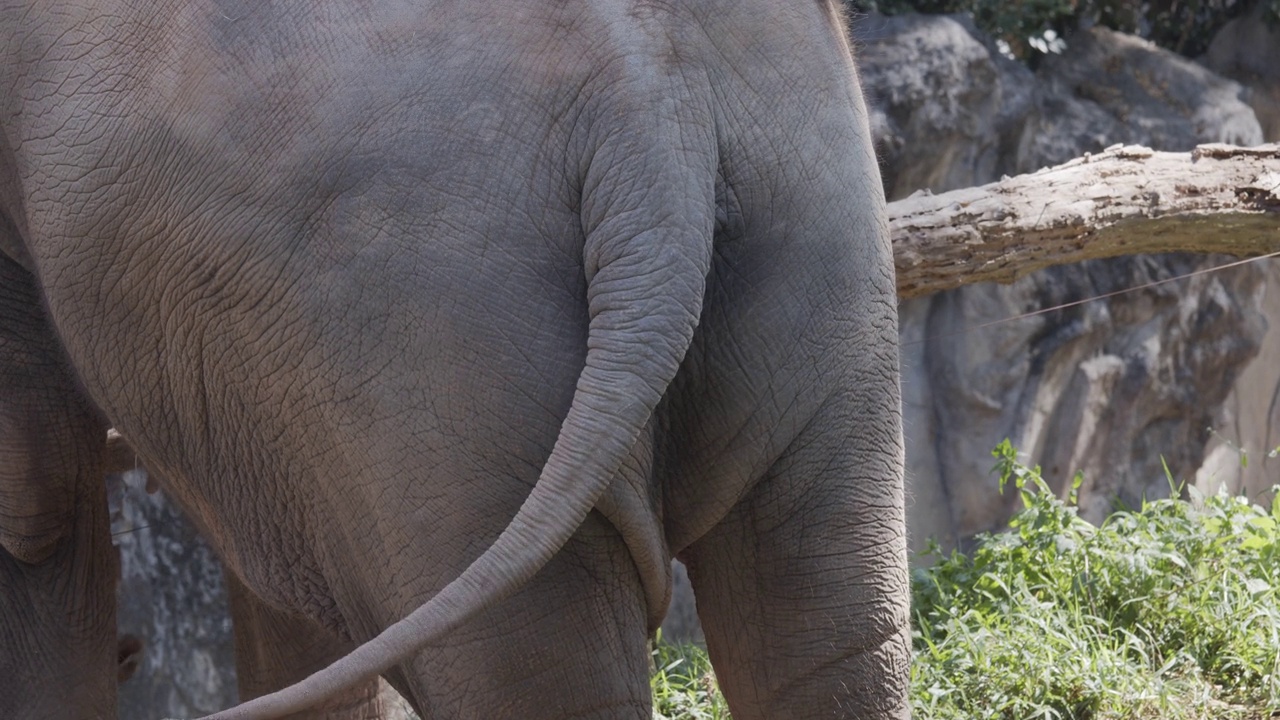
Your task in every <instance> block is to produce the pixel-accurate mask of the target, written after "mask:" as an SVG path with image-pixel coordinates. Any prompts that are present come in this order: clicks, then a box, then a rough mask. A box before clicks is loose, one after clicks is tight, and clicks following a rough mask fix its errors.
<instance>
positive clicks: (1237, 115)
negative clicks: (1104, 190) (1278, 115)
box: [935, 28, 1262, 189]
mask: <svg viewBox="0 0 1280 720" xmlns="http://www.w3.org/2000/svg"><path fill="white" fill-rule="evenodd" d="M1036 79H1037V81H1038V82H1037V86H1036V93H1035V95H1036V101H1035V102H1034V103H1033V107H1034V109H1033V111H1032V112H1031V114H1030V116H1029V117H1028V119H1027V122H1026V123H1025V125H1024V126H1023V128H1022V133H1021V134H1022V137H1021V140H1020V141H1019V143H1018V153H1017V158H1016V161H1015V162H1014V167H1015V169H1016V171H1017V172H1020V173H1021V172H1031V171H1033V170H1038V169H1040V168H1042V167H1045V166H1046V165H1057V164H1059V163H1063V162H1066V161H1067V160H1070V159H1071V158H1074V157H1079V156H1080V155H1082V154H1084V153H1086V152H1097V151H1099V150H1101V149H1103V148H1105V147H1107V146H1108V145H1113V144H1115V143H1125V144H1126V145H1128V144H1137V145H1145V146H1147V147H1150V148H1152V149H1155V150H1177V151H1185V150H1190V149H1191V148H1193V147H1195V146H1196V145H1198V144H1200V143H1208V142H1222V143H1228V144H1231V145H1257V144H1259V143H1261V142H1262V128H1261V126H1260V125H1259V124H1258V119H1257V116H1256V115H1254V113H1253V112H1252V109H1251V108H1250V107H1249V106H1248V105H1247V104H1246V103H1245V102H1244V101H1243V100H1242V99H1241V98H1242V96H1243V95H1244V94H1245V91H1244V88H1242V87H1241V86H1240V85H1239V84H1237V83H1236V82H1234V81H1232V80H1228V79H1226V78H1223V77H1221V76H1219V75H1216V74H1214V73H1212V72H1210V71H1209V70H1206V69H1205V68H1204V67H1202V66H1200V65H1197V64H1196V63H1194V62H1192V61H1190V60H1187V59H1186V58H1183V57H1181V56H1178V55H1175V54H1174V53H1171V52H1168V51H1166V50H1161V49H1160V48H1158V47H1156V46H1154V45H1152V44H1151V43H1149V42H1147V41H1146V40H1142V39H1140V38H1136V37H1133V36H1130V35H1123V34H1120V33H1117V32H1113V31H1111V30H1107V29H1106V28H1093V29H1090V30H1087V31H1083V32H1079V33H1076V34H1075V35H1072V36H1071V37H1070V38H1069V40H1068V47H1067V50H1066V51H1065V52H1063V53H1062V54H1061V55H1050V56H1048V57H1047V58H1046V59H1045V60H1044V62H1043V64H1042V65H1041V68H1040V70H1039V72H1038V73H1037V78H1036ZM935 189H937V188H935ZM948 189H949V188H948Z"/></svg>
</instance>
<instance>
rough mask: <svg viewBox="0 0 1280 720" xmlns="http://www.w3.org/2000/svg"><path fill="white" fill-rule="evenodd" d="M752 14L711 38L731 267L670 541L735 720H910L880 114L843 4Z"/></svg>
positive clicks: (721, 291) (695, 394) (688, 434)
mask: <svg viewBox="0 0 1280 720" xmlns="http://www.w3.org/2000/svg"><path fill="white" fill-rule="evenodd" d="M751 5H753V4H752V3H741V4H738V5H737V6H736V7H737V8H738V12H734V13H729V12H727V11H726V12H725V13H724V14H723V15H720V16H715V17H713V18H711V19H709V20H708V25H709V27H710V28H712V29H709V30H708V36H710V37H712V38H719V39H720V41H719V42H716V43H714V47H715V49H716V52H717V54H718V56H719V58H721V59H722V62H719V63H709V64H708V67H709V72H710V73H711V74H712V80H711V85H712V87H713V88H714V94H715V96H716V97H717V99H718V100H719V102H717V104H716V117H717V120H716V123H717V136H718V139H719V152H720V160H719V167H720V180H719V183H718V187H717V198H718V209H717V219H718V222H717V229H716V255H715V263H714V265H713V267H712V272H711V276H710V278H709V280H708V291H707V302H706V304H705V306H704V310H703V316H702V320H701V323H700V325H699V328H698V335H697V337H696V338H695V341H694V347H693V349H692V350H691V352H690V354H689V357H688V359H687V360H686V362H685V364H684V366H683V367H682V369H681V374H680V375H679V376H678V377H677V379H676V381H675V384H674V385H673V387H672V390H671V393H670V395H669V398H668V405H667V406H666V407H665V410H666V412H667V413H668V414H667V416H665V418H664V424H665V425H666V426H667V427H670V428H672V429H673V433H672V435H671V436H670V437H668V438H666V441H665V443H664V444H663V445H661V446H660V451H659V461H658V462H659V468H660V470H661V475H660V479H661V482H662V483H663V488H664V501H665V508H666V515H665V520H666V523H667V525H666V530H667V537H668V540H669V542H670V545H671V547H672V549H673V550H674V551H677V552H679V553H680V556H681V557H682V559H684V560H685V561H686V563H687V564H688V565H689V569H690V577H691V579H692V581H693V585H694V591H695V594H696V595H697V601H698V608H699V614H700V616H701V618H702V621H703V628H704V631H705V632H706V634H707V642H708V647H709V649H710V651H711V653H712V659H713V660H714V661H716V663H717V677H718V678H719V679H720V681H721V684H722V686H723V687H724V689H725V691H726V694H727V695H728V696H729V698H730V701H731V703H732V707H733V711H734V716H735V717H741V718H757V717H759V718H764V717H859V718H862V717H877V718H881V717H906V716H907V715H908V714H909V708H908V705H907V699H906V691H907V688H906V682H907V666H908V662H909V659H910V642H909V634H908V579H907V562H906V540H905V517H904V508H903V504H904V499H903V485H902V481H903V478H902V472H903V470H902V453H903V446H902V439H901V414H900V412H901V411H900V393H899V386H898V372H899V371H898V353H897V342H898V337H897V307H896V291H895V284H894V272H893V265H892V257H891V249H890V246H889V240H888V235H887V228H886V223H885V219H884V214H883V197H882V194H881V188H880V178H879V174H878V172H877V166H876V163H875V159H874V155H873V152H872V147H871V141H870V136H869V131H868V127H867V118H866V110H865V107H864V105H863V101H862V97H861V92H860V90H859V88H858V85H857V78H856V75H855V73H854V69H853V66H852V64H851V60H850V57H849V53H848V45H847V42H846V40H845V37H844V35H843V26H842V25H841V24H840V23H839V22H838V17H837V16H836V15H835V13H834V11H833V9H832V7H830V6H829V5H828V4H826V3H795V4H787V5H783V4H781V3H754V7H751ZM717 25H718V26H719V27H718V30H717V29H715V28H716V26H717ZM801 38H803V40H801Z"/></svg>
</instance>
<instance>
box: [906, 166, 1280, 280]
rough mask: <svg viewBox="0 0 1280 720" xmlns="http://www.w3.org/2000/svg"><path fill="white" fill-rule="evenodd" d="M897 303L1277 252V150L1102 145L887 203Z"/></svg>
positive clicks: (1279, 205)
mask: <svg viewBox="0 0 1280 720" xmlns="http://www.w3.org/2000/svg"><path fill="white" fill-rule="evenodd" d="M889 228H890V230H889V232H890V235H891V237H892V238H893V252H894V261H895V263H896V265H897V269H898V295H899V296H900V297H902V298H911V297H917V296H920V295H927V294H929V293H935V292H938V291H941V290H948V289H951V288H954V287H959V286H961V285H967V284H969V283H976V282H1004V283H1008V282H1013V281H1014V280H1016V279H1017V278H1019V277H1021V276H1023V275H1026V274H1027V273H1030V272H1031V271H1033V270H1039V269H1040V268H1044V267H1048V266H1050V265H1061V264H1064V263H1071V262H1078V261H1080V260H1089V259H1093V258H1105V257H1114V256H1117V255H1133V254H1138V253H1156V252H1205V253H1227V254H1231V255H1238V256H1241V257H1249V256H1256V255H1265V254H1267V253H1271V252H1276V251H1280V145H1262V146H1258V147H1252V148H1239V147H1233V146H1230V145H1201V146H1200V147H1198V148H1196V149H1195V150H1193V151H1192V152H1190V153H1167V152H1153V151H1151V150H1150V149H1148V148H1144V147H1139V146H1136V145H1131V146H1126V147H1121V146H1119V145H1117V146H1114V147H1110V148H1107V149H1106V150H1105V151H1103V152H1102V153H1100V154H1098V155H1092V156H1090V155H1085V156H1084V157H1082V158H1077V159H1075V160H1072V161H1070V162H1067V163H1065V164H1062V165H1059V166H1057V167H1052V168H1045V169H1043V170H1040V171H1038V172H1035V173H1031V174H1028V175H1019V176H1017V177H1013V178H1005V179H1003V180H1001V181H1000V182H995V183H991V184H989V185H983V186H981V187H975V188H966V189H963V190H954V191H951V192H947V193H942V194H939V195H931V194H928V193H927V192H918V193H916V194H914V195H912V196H911V197H908V198H905V199H903V200H898V201H896V202H893V203H890V204H889Z"/></svg>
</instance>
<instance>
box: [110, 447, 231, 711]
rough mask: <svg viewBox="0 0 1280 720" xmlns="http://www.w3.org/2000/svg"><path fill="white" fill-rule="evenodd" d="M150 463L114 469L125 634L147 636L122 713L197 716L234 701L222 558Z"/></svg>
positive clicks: (124, 689)
mask: <svg viewBox="0 0 1280 720" xmlns="http://www.w3.org/2000/svg"><path fill="white" fill-rule="evenodd" d="M146 482H147V476H146V471H144V470H134V471H131V472H128V473H125V474H123V475H112V476H108V479H107V483H108V484H107V489H108V496H109V498H110V502H111V533H112V537H113V539H114V541H115V543H116V546H117V547H119V549H120V566H121V571H120V575H121V577H120V586H119V589H118V591H117V595H118V597H119V599H120V605H119V610H118V613H117V625H118V626H119V631H120V634H122V635H124V634H132V635H134V636H136V637H138V638H139V639H141V640H142V659H141V662H140V664H139V667H138V670H137V672H135V673H134V676H133V677H132V678H130V679H129V680H126V681H125V682H124V683H122V684H121V685H120V692H119V699H118V702H117V707H118V710H119V716H120V717H121V718H130V719H134V718H136V719H138V720H149V719H154V718H163V717H199V716H202V715H207V714H209V713H211V712H214V711H217V710H221V709H223V708H226V707H230V706H231V705H234V704H235V702H236V682H235V655H234V654H233V653H234V651H233V649H232V639H231V619H230V617H229V616H228V615H227V596H226V588H225V587H224V586H223V583H222V564H221V563H220V562H219V561H218V558H217V556H216V555H214V553H213V551H212V550H211V549H209V547H208V545H206V544H205V542H204V541H203V540H201V539H200V536H199V534H198V533H197V532H196V530H195V528H194V527H192V526H191V524H190V523H189V522H187V519H186V518H185V517H183V515H182V513H181V512H179V511H178V509H177V508H175V507H173V505H172V504H171V503H170V502H169V501H168V500H166V499H165V497H164V495H163V494H161V493H156V494H148V493H147V492H146V491H145V487H146Z"/></svg>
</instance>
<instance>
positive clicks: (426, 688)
mask: <svg viewBox="0 0 1280 720" xmlns="http://www.w3.org/2000/svg"><path fill="white" fill-rule="evenodd" d="M444 643H447V646H445V647H440V646H432V647H429V648H428V649H427V650H425V651H423V652H422V653H421V654H420V655H419V657H418V659H417V660H416V662H415V663H414V664H413V667H412V668H411V669H410V673H411V675H412V677H409V678H403V680H405V681H407V684H408V685H409V686H410V688H411V691H412V694H413V695H414V696H415V700H416V701H417V705H418V707H420V708H421V709H422V711H423V720H444V719H445V718H449V719H453V718H502V717H519V718H528V719H536V718H548V719H550V718H557V719H560V718H602V719H603V718H649V717H650V716H651V711H650V704H651V698H650V694H649V684H648V668H649V660H648V637H647V630H646V616H645V609H644V595H643V591H642V589H641V586H640V580H639V577H638V575H637V572H636V568H635V565H634V563H633V561H632V559H631V555H630V554H629V553H628V551H627V548H626V545H625V544H624V543H623V541H622V538H621V536H620V535H619V534H618V532H617V530H615V529H614V528H613V526H612V525H610V524H609V523H608V522H607V521H605V520H604V519H603V518H602V517H601V516H600V515H599V514H598V513H592V514H591V515H590V516H589V517H588V518H587V520H586V522H585V523H583V526H582V527H581V528H580V529H579V530H578V532H577V534H575V535H574V536H573V539H572V540H570V541H569V543H568V544H567V545H566V546H565V547H564V548H563V549H562V550H561V551H560V553H559V554H558V555H557V556H556V557H555V559H553V560H552V561H551V563H550V564H548V565H547V566H546V567H545V568H543V569H542V571H541V572H539V573H538V574H537V575H536V576H535V577H534V578H533V580H532V581H531V582H530V583H529V584H528V585H526V586H525V587H524V588H523V589H522V590H520V591H519V592H518V593H517V594H515V595H514V596H512V597H510V598H508V599H507V600H505V601H503V602H502V603H500V604H498V605H497V606H496V607H494V608H493V609H491V610H489V611H488V612H485V613H483V614H482V615H480V616H479V617H478V618H476V619H475V620H473V621H471V622H470V623H468V624H467V625H466V626H464V627H463V628H462V629H460V630H459V631H458V632H456V633H454V634H452V635H450V636H449V637H448V638H446V639H445V640H444ZM400 684H401V683H397V685H400Z"/></svg>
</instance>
